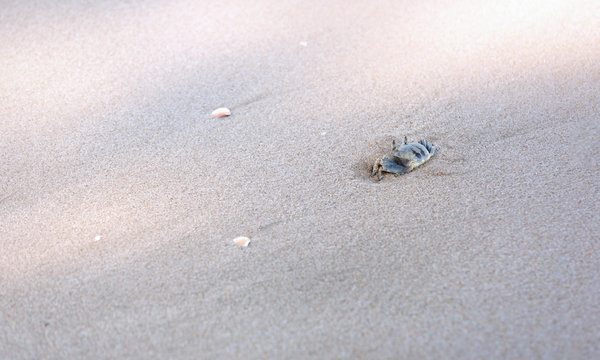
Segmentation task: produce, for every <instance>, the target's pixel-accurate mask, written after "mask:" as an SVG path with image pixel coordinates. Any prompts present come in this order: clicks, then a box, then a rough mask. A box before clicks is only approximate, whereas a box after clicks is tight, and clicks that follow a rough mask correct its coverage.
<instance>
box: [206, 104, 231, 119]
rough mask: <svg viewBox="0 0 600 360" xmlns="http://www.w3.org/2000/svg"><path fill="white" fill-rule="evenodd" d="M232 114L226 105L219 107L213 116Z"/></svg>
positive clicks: (219, 116)
mask: <svg viewBox="0 0 600 360" xmlns="http://www.w3.org/2000/svg"><path fill="white" fill-rule="evenodd" d="M229 115H231V110H229V109H228V108H226V107H222V108H218V109H216V110H215V111H213V112H212V114H211V116H212V117H213V118H215V119H217V118H221V117H226V116H229Z"/></svg>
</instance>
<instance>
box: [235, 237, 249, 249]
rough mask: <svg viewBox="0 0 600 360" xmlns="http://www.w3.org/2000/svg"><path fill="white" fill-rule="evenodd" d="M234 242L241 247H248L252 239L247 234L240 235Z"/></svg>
mask: <svg viewBox="0 0 600 360" xmlns="http://www.w3.org/2000/svg"><path fill="white" fill-rule="evenodd" d="M233 242H234V243H235V244H236V245H237V246H240V247H248V245H250V239H249V238H247V237H245V236H238V237H236V238H235V239H233Z"/></svg>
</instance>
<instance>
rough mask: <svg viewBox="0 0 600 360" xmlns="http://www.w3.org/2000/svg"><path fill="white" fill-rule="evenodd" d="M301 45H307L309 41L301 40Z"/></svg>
mask: <svg viewBox="0 0 600 360" xmlns="http://www.w3.org/2000/svg"><path fill="white" fill-rule="evenodd" d="M300 46H304V47H307V46H308V43H307V42H306V41H300Z"/></svg>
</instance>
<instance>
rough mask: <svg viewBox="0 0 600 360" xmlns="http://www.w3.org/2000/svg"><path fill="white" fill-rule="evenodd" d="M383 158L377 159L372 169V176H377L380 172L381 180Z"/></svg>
mask: <svg viewBox="0 0 600 360" xmlns="http://www.w3.org/2000/svg"><path fill="white" fill-rule="evenodd" d="M380 169H381V159H377V160H375V163H374V164H373V170H372V171H371V176H375V175H377V173H379V180H381V171H380Z"/></svg>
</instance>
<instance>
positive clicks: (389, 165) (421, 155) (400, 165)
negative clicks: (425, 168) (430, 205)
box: [371, 136, 435, 180]
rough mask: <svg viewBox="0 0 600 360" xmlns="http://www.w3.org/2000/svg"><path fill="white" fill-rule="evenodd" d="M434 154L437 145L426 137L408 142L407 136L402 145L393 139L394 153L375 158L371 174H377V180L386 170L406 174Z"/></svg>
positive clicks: (381, 177) (396, 173)
mask: <svg viewBox="0 0 600 360" xmlns="http://www.w3.org/2000/svg"><path fill="white" fill-rule="evenodd" d="M433 154H435V146H433V144H432V143H430V142H429V141H427V140H425V139H421V140H419V141H418V142H414V143H410V144H408V143H407V139H406V136H405V137H404V141H403V142H402V145H400V146H398V145H397V144H396V140H392V155H391V156H384V157H383V158H381V159H377V160H375V164H373V171H372V172H371V176H375V175H377V180H381V179H383V173H384V172H386V173H391V174H395V175H404V174H406V173H409V172H411V171H413V170H414V169H415V168H417V167H419V166H421V165H423V164H424V163H425V162H426V161H427V160H429V159H431V157H432V156H433Z"/></svg>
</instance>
